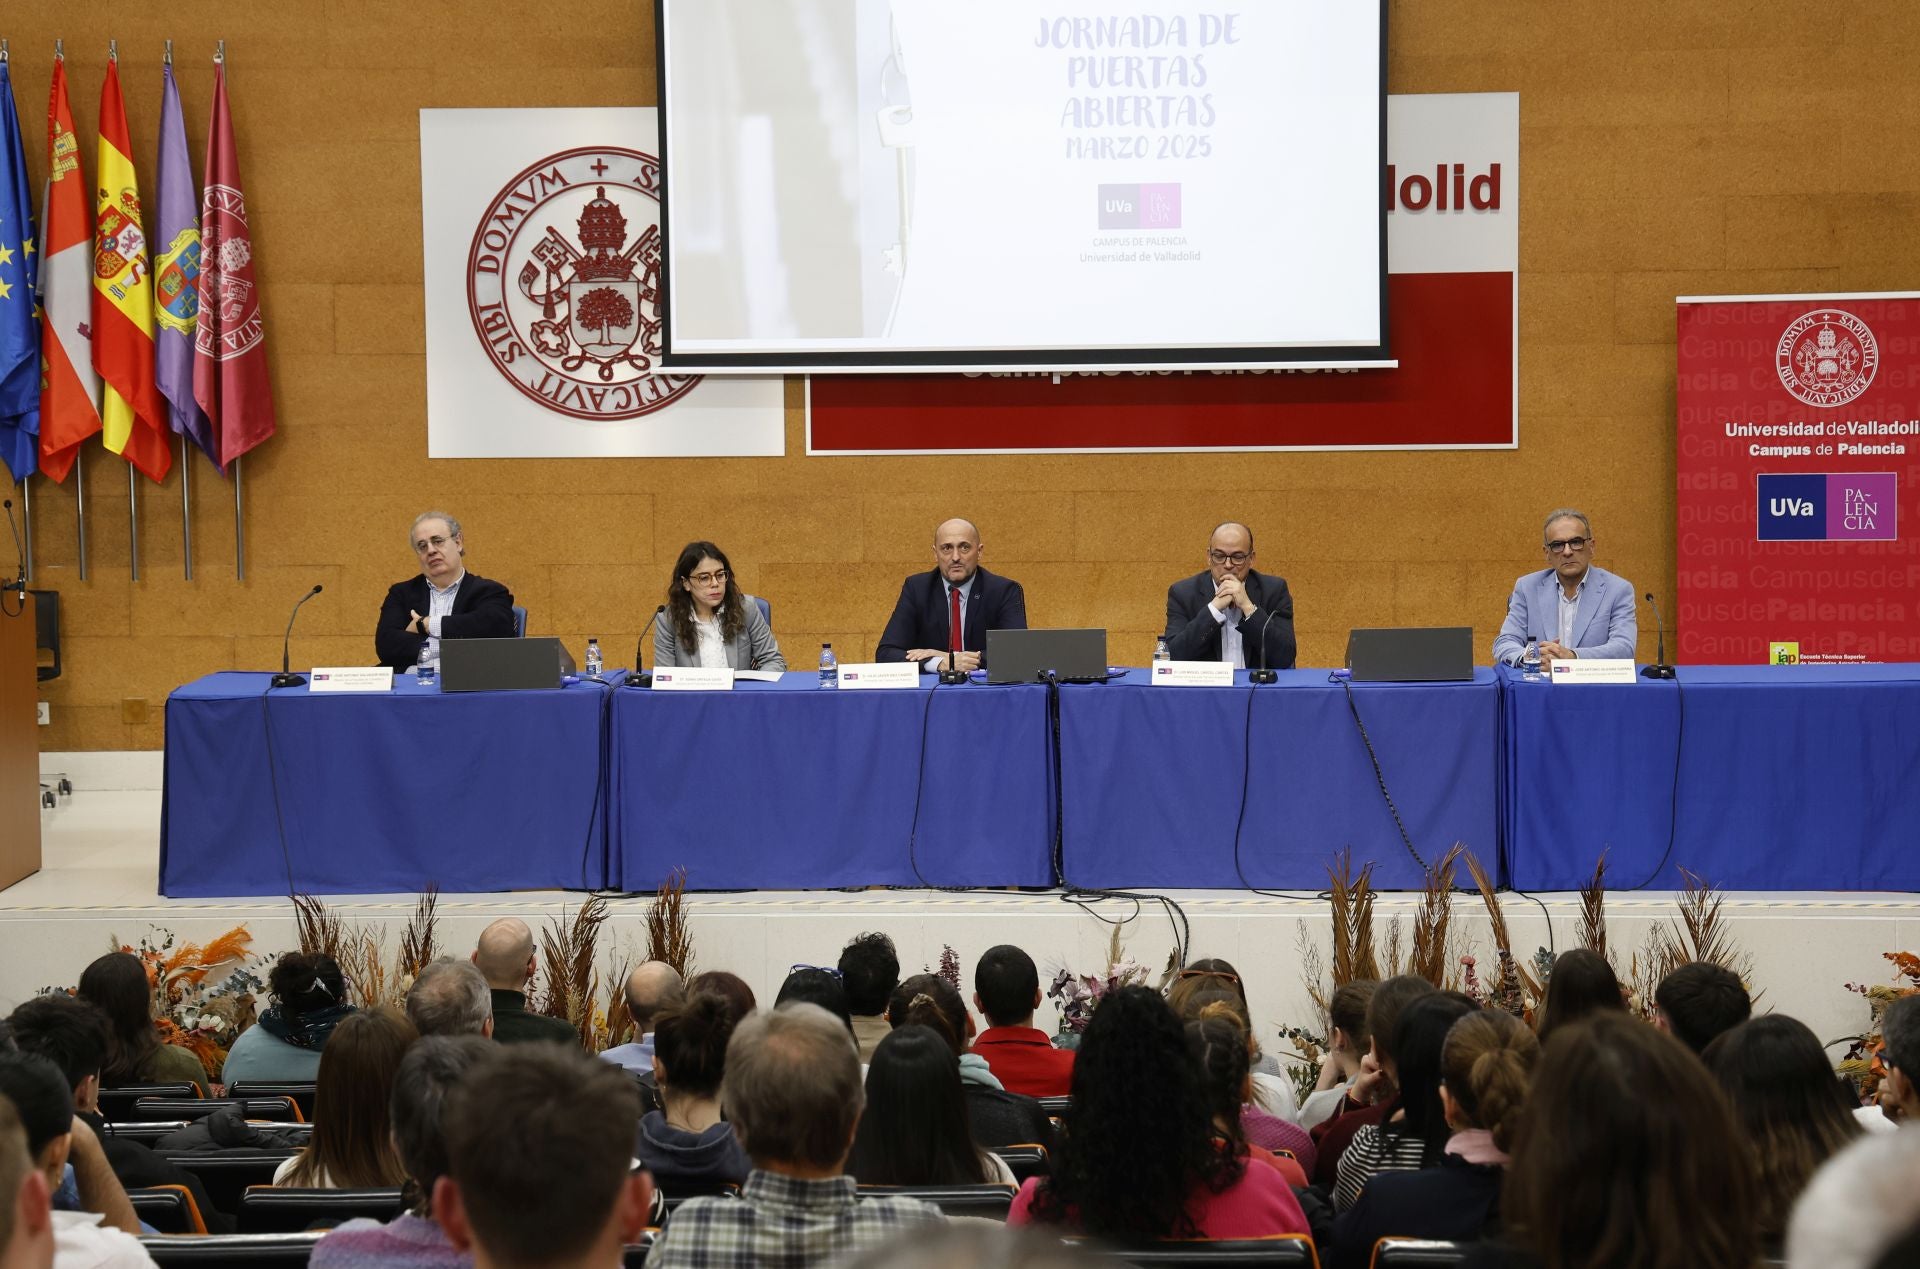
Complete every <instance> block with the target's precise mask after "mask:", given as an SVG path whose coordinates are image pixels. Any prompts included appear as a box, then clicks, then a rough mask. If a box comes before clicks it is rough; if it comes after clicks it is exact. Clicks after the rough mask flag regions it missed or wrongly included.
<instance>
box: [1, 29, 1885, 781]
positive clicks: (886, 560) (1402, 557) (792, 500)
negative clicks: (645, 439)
mask: <svg viewBox="0 0 1920 1269" xmlns="http://www.w3.org/2000/svg"><path fill="white" fill-rule="evenodd" d="M1391 21H1392V24H1393V25H1392V29H1393V49H1392V55H1391V61H1390V80H1391V85H1392V88H1393V90H1394V91H1396V92H1470V91H1517V92H1519V93H1520V94H1521V183H1520V187H1519V188H1520V196H1521V200H1522V207H1523V211H1522V217H1523V219H1522V228H1521V261H1522V275H1521V281H1520V304H1521V311H1520V324H1521V345H1520V374H1521V389H1520V405H1521V424H1520V436H1521V448H1520V449H1519V450H1517V451H1512V452H1489V453H1417V454H1415V453H1359V454H1319V453H1314V454H1244V455H1161V456H1145V455H1142V456H1129V455H1075V456H1058V457H1011V456H1010V457H999V458H968V459H958V458H945V457H941V458H933V457H928V458H831V459H828V458H822V459H808V458H806V457H804V456H803V454H802V451H803V449H804V447H805V437H804V429H803V423H802V418H801V413H800V403H801V400H802V394H801V384H800V383H799V382H798V381H792V382H790V383H789V384H788V389H787V403H788V422H787V448H788V456H787V457H785V458H780V459H699V460H681V461H674V462H652V461H640V460H635V461H631V462H571V461H552V460H543V461H522V462H505V461H478V460H468V461H438V462H436V461H433V460H430V459H428V458H427V457H426V421H425V360H424V334H423V303H422V297H421V292H420V281H421V241H420V190H419V151H418V111H419V110H420V109H421V108H422V107H456V106H561V105H565V106H580V105H636V104H646V103H649V102H652V101H653V100H654V99H655V82H654V73H653V65H652V38H653V37H652V6H651V4H649V3H645V2H644V0H585V2H584V3H580V4H575V5H571V6H568V7H567V8H565V10H564V11H556V10H554V9H552V8H543V7H539V6H523V5H509V4H504V3H498V2H497V0H495V2H491V3H479V4H474V3H456V2H455V0H409V3H406V4H399V5H396V4H389V3H384V2H382V0H328V3H325V4H311V5H298V6H269V5H250V6H240V7H235V6H233V5H231V4H226V3H216V2H215V0H180V2H179V3H175V4H172V5H169V6H166V7H164V8H162V9H155V8H153V7H152V6H149V5H145V4H139V3H134V2H133V0H95V2H94V3H89V4H87V5H84V6H80V5H74V4H71V3H69V2H68V0H15V3H13V4H10V5H8V6H7V8H6V10H5V13H4V16H0V35H5V36H7V37H8V38H10V39H11V40H12V46H13V53H14V59H13V71H14V76H15V83H16V85H17V93H18V100H19V103H20V106H21V112H22V116H23V120H24V122H25V123H26V125H27V130H28V140H29V148H30V149H31V150H32V151H33V152H34V153H35V154H36V155H37V154H38V153H39V150H40V147H41V145H42V138H41V135H40V127H41V120H42V118H43V109H44V103H45V100H46V88H47V80H48V76H49V74H50V69H51V58H50V53H51V49H52V43H53V39H54V37H55V36H63V37H64V38H65V39H66V40H67V47H68V53H69V72H70V79H71V81H72V86H73V108H74V114H75V118H76V123H77V124H78V126H79V129H80V134H81V137H82V139H83V143H84V144H85V145H86V147H87V151H88V153H89V155H91V152H92V144H93V142H92V138H93V136H94V126H95V124H94V116H95V111H96V109H97V104H98V94H99V85H100V75H101V71H102V67H103V63H104V60H105V51H106V41H107V39H108V38H109V37H110V36H112V37H117V38H118V39H119V40H120V41H121V51H122V64H121V73H122V77H123V80H124V82H125V88H126V95H127V102H128V111H129V118H130V124H131V128H132V133H133V140H134V146H135V151H136V158H137V160H138V161H139V162H140V163H141V165H142V171H143V179H150V178H148V177H146V173H147V172H148V171H150V164H151V162H152V155H153V150H154V132H155V128H156V126H157V121H158V114H159V110H158V99H159V87H160V68H159V61H160V44H161V41H162V40H163V39H164V38H166V37H168V36H171V37H173V39H174V40H175V41H176V52H177V55H178V58H179V74H180V80H181V86H182V92H183V95H184V99H185V112H186V120H187V128H188V133H189V136H190V138H191V143H190V144H191V148H192V150H193V152H194V154H195V156H196V158H195V162H196V166H197V164H198V156H199V154H200V150H201V147H202V145H203V144H204V137H205V129H206V114H207V106H208V100H209V95H210V92H211V79H212V76H211V72H210V68H209V65H208V62H207V60H206V58H207V54H208V52H209V51H210V50H211V47H212V43H213V41H214V39H216V38H218V37H220V36H225V37H226V38H227V40H228V41H229V48H230V51H231V54H232V81H231V91H232V95H233V102H234V105H235V109H236V112H237V123H238V133H239V141H240V146H241V152H242V164H243V171H244V173H245V177H246V182H247V189H248V195H249V201H250V203H251V204H252V206H253V208H254V210H255V214H256V217H257V219H256V226H255V228H256V234H257V242H258V255H259V259H260V261H261V270H262V277H263V279H264V282H263V286H264V291H265V304H266V312H267V320H268V344H269V347H270V349H271V351H272V361H273V374H274V378H275V384H276V388H277V391H278V396H279V406H280V420H281V430H280V434H279V435H278V436H277V437H276V438H275V439H274V440H273V441H272V442H271V443H269V444H268V445H267V446H265V447H264V448H263V449H262V450H260V451H259V452H258V453H257V455H256V456H254V457H252V458H250V459H249V460H248V462H247V465H246V482H247V539H248V545H249V560H248V565H249V567H248V576H247V580H246V582H245V583H239V582H236V580H235V578H234V574H233V567H232V529H231V511H230V506H231V504H230V495H229V494H228V490H227V488H226V486H224V485H223V484H222V483H221V482H220V480H219V479H218V478H217V477H216V476H215V475H214V474H213V473H212V472H211V471H210V470H209V469H208V468H207V467H206V466H205V464H204V463H199V462H198V461H197V460H196V466H195V468H194V472H193V477H192V479H193V493H194V498H195V505H196V509H197V514H196V516H195V521H194V557H195V561H196V574H195V580H194V581H193V582H192V583H187V582H184V581H182V580H181V578H180V559H181V540H180V538H181V535H180V520H179V485H178V480H179V477H178V476H177V475H176V476H174V477H172V478H170V479H169V481H168V482H167V484H166V485H165V486H164V487H161V488H158V489H155V488H152V487H150V486H149V487H143V488H142V490H141V494H140V509H139V516H140V530H141V557H142V558H141V563H142V566H143V567H142V580H141V581H140V582H138V583H134V582H132V581H131V580H130V578H129V576H128V560H127V548H126V536H127V512H126V476H125V467H124V464H122V462H121V461H120V460H119V459H117V458H114V457H112V456H110V455H106V454H104V453H102V452H101V451H100V450H99V449H98V447H97V446H91V447H90V449H89V453H88V456H87V458H86V459H85V463H84V466H85V470H86V476H87V491H88V512H89V532H90V536H91V546H92V578H91V580H90V581H88V582H87V583H85V584H82V583H81V582H80V581H79V580H78V578H77V577H76V576H75V575H74V569H73V563H74V560H75V558H76V557H75V548H74V534H73V527H72V526H73V494H72V490H71V488H70V487H69V488H65V489H62V488H59V487H56V486H52V485H48V484H46V483H45V482H40V483H38V485H37V486H36V495H35V529H36V541H37V544H38V548H39V551H38V554H39V561H40V566H41V567H40V573H39V576H38V578H37V579H36V584H37V585H40V586H46V587H51V588H55V589H58V590H59V591H60V592H61V593H62V599H63V602H62V607H63V612H64V616H65V618H66V622H67V628H68V644H67V671H66V674H65V676H64V677H63V678H62V679H60V680H59V681H58V682H57V683H54V684H51V685H48V686H47V687H46V688H44V689H43V691H44V694H45V696H46V697H47V699H49V700H50V701H52V703H53V707H54V715H53V716H54V725H53V726H52V727H51V728H43V729H41V740H42V743H43V745H44V746H45V747H47V748H56V749H66V748H140V747H153V746H157V745H158V744H159V743H160V741H161V736H162V731H161V727H162V724H161V715H162V710H161V702H162V700H163V699H164V695H165V692H166V690H167V689H168V687H169V686H171V685H172V684H175V683H177V682H179V681H181V680H184V679H188V678H192V677H194V676H196V675H199V674H203V673H206V672H208V671H211V670H216V669H224V668H236V667H248V668H265V667H268V666H275V665H277V664H278V658H279V640H280V632H281V629H282V628H283V626H284V624H285V621H286V611H287V609H288V607H289V606H290V605H291V604H292V603H293V601H294V599H296V598H297V597H298V596H299V594H300V593H301V592H302V591H303V590H305V588H306V587H308V586H310V585H312V584H313V583H314V582H320V583H322V584H324V585H325V586H326V588H327V589H326V593H325V594H324V595H322V596H321V597H320V598H319V599H317V600H315V601H314V602H313V603H311V604H309V605H308V606H307V607H306V608H305V609H304V610H303V611H302V613H301V616H300V629H299V632H298V637H297V641H296V643H297V647H296V652H295V659H296V660H297V661H299V662H301V663H302V664H313V663H315V662H320V663H326V662H352V661H359V660H364V659H366V658H368V657H370V655H371V649H372V642H371V631H372V625H373V619H374V614H375V611H376V609H377V606H378V604H379V600H380V598H381V595H382V594H383V593H384V590H385V588H386V586H387V585H388V584H389V583H391V582H393V581H395V580H398V579H399V578H401V577H404V576H406V575H408V574H409V573H410V572H411V571H412V569H413V564H412V559H411V555H410V553H409V552H408V551H407V549H406V547H405V541H404V537H405V531H406V527H407V524H408V522H409V521H410V520H411V518H412V516H413V515H414V513H415V512H417V511H419V510H422V509H424V508H426V507H428V506H430V505H440V506H444V507H446V508H447V509H449V510H451V511H453V512H455V513H456V514H458V515H459V516H460V517H461V518H462V519H463V520H464V521H465V522H466V526H467V534H468V545H469V548H470V552H471V560H472V564H473V566H474V568H475V569H476V570H477V571H479V572H482V573H484V574H487V575H489V576H497V577H500V578H502V579H504V580H505V581H507V582H508V583H509V584H510V585H511V586H512V588H513V590H514V592H515V594H516V596H517V597H519V599H520V600H521V602H523V603H525V604H526V606H527V607H528V608H529V609H530V610H531V611H532V613H533V623H532V624H533V629H534V631H535V632H536V633H542V634H558V635H561V636H563V637H565V638H566V639H568V640H569V641H570V642H571V643H572V644H574V645H575V646H576V648H577V647H578V645H579V644H580V643H581V642H582V641H583V640H584V639H585V638H586V637H587V636H588V635H590V634H591V635H595V636H598V637H599V638H600V639H601V640H602V642H603V644H604V645H605V646H606V648H607V649H608V652H609V654H610V656H611V657H612V659H614V660H616V661H625V660H626V659H628V658H629V657H630V655H631V654H630V649H631V647H632V644H633V641H634V638H635V637H636V635H637V634H638V632H639V629H640V627H641V625H642V624H643V623H644V622H645V620H646V616H647V614H648V613H649V612H650V611H651V609H652V608H653V606H654V605H655V604H656V603H658V602H659V598H660V595H661V592H662V591H663V589H664V586H665V580H666V578H665V574H666V570H667V569H668V567H669V566H670V564H671V562H672V559H673V557H674V555H675V553H676V552H677V550H678V548H679V546H680V544H681V543H682V542H684V541H686V540H688V539H689V538H693V537H711V538H713V539H715V540H717V541H719V542H720V543H722V544H723V545H724V546H725V547H726V548H727V549H728V551H729V552H730V553H731V554H732V555H733V558H734V562H735V564H736V565H737V567H738V568H739V571H740V574H741V578H742V581H743V582H744V583H745V585H746V586H747V588H748V589H750V590H753V591H756V592H759V593H764V594H765V595H767V596H768V597H769V598H770V599H771V600H772V602H773V604H774V609H775V625H776V629H777V631H778V633H779V635H780V638H781V642H782V646H783V647H784V648H785V650H786V651H787V654H788V656H789V659H790V660H791V661H793V662H794V663H795V664H798V665H806V664H810V663H811V661H812V659H813V656H814V653H815V651H816V649H817V645H818V644H819V642H820V641H822V640H826V639H830V640H832V641H833V642H834V644H835V646H836V648H837V649H838V650H839V651H840V652H841V654H842V656H843V658H844V657H846V656H849V655H865V654H866V651H867V650H868V649H870V648H871V646H872V644H873V642H874V641H875V639H876V637H877V636H878V633H879V630H880V627H881V624H882V623H883V622H884V620H885V618H886V615H887V612H888V610H889V608H890V606H891V604H892V601H893V598H894V595H895V594H896V593H897V591H898V588H899V584H900V579H901V577H902V576H903V575H904V574H905V573H907V572H909V571H911V570H914V569H917V568H919V567H922V566H924V565H925V564H926V563H927V562H928V561H929V553H928V546H929V537H930V531H931V529H932V527H933V525H934V524H935V522H937V521H938V520H940V519H942V518H943V517H945V516H947V515H949V514H967V515H971V516H972V517H974V518H975V519H977V520H978V521H979V522H980V526H981V529H982V532H983V534H984V536H985V538H986V541H987V544H988V561H989V565H990V567H993V568H996V569H998V570H1000V571H1004V572H1006V573H1008V574H1010V575H1012V576H1015V577H1018V578H1020V579H1021V580H1022V581H1024V582H1025V583H1026V587H1027V591H1028V597H1029V609H1030V612H1031V615H1032V617H1033V619H1034V620H1035V621H1036V622H1037V623H1042V624H1052V625H1068V624H1071V625H1103V626H1106V627H1108V628H1109V629H1110V630H1111V631H1112V632H1113V643H1112V646H1113V649H1114V656H1115V658H1116V659H1119V660H1134V661H1137V660H1140V659H1142V658H1144V657H1145V656H1146V654H1147V652H1148V651H1149V650H1150V649H1151V647H1152V638H1153V635H1154V633H1155V632H1156V631H1157V629H1158V627H1159V623H1160V619H1161V616H1162V612H1163V603H1164V596H1165V588H1166V586H1167V584H1168V583H1169V582H1170V581H1172V580H1173V579H1175V578H1177V577H1181V576H1184V575H1185V574H1187V573H1190V572H1192V571H1194V570H1195V569H1197V568H1198V567H1199V566H1200V554H1201V550H1202V548H1203V546H1204V542H1205V536H1206V532H1207V530H1208V528H1210V527H1211V526H1212V525H1213V523H1215V522H1216V521H1218V520H1220V519H1224V518H1229V517H1231V518H1241V519H1246V520H1248V521H1250V522H1251V523H1252V524H1253V526H1254V528H1255V531H1256V534H1257V541H1258V545H1259V548H1260V562H1261V564H1262V565H1263V566H1265V567H1266V568H1268V569H1271V570H1273V571H1277V572H1280V573H1282V574H1285V575H1286V576H1287V577H1288V578H1289V579H1290V580H1291V583H1292V586H1293V589H1294V591H1295V593H1296V595H1297V597H1298V604H1299V614H1300V616H1299V632H1300V649H1301V659H1302V663H1303V664H1309V665H1327V664H1332V663H1334V662H1336V661H1337V660H1338V659H1339V656H1340V654H1341V652H1342V650H1343V648H1344V644H1345V638H1346V631H1347V629H1348V628H1349V627H1351V626H1354V625H1359V624H1367V623H1408V622H1434V623H1446V624H1452V623H1462V624H1471V625H1473V626H1474V627H1475V630H1476V638H1477V639H1478V641H1479V642H1480V644H1481V645H1482V647H1484V646H1485V645H1486V644H1487V643H1489V642H1490V641H1491V639H1492V636H1493V632H1494V630H1495V629H1496V628H1497V626H1498V624H1499V621H1500V617H1501V615H1502V612H1503V605H1504V601H1505V598H1506V594H1507V589H1508V587H1509V586H1510V585H1511V583H1512V580H1513V578H1514V577H1515V576H1516V575H1517V574H1518V573H1520V572H1522V571H1524V570H1526V569H1528V568H1530V567H1532V566H1533V565H1534V564H1535V563H1536V562H1537V558H1538V551H1537V549H1536V547H1535V546H1534V544H1535V543H1536V542H1537V541H1538V538H1537V530H1538V527H1539V518H1540V516H1541V515H1542V514H1543V513H1544V512H1545V510H1547V509H1548V508H1549V507H1551V506H1555V505H1560V504H1565V503H1571V504H1574V505H1578V506H1582V507H1584V508H1586V509H1587V510H1588V511H1589V512H1590V513H1591V514H1592V515H1593V516H1594V520H1595V529H1596V533H1597V536H1598V537H1599V539H1600V543H1601V546H1600V553H1599V559H1600V561H1601V563H1603V564H1605V565H1606V566H1608V567H1610V568H1614V569H1616V570H1617V571H1619V572H1622V573H1624V574H1625V575H1626V576H1627V577H1629V578H1630V579H1632V580H1633V581H1634V582H1635V583H1636V585H1637V586H1638V587H1639V588H1641V589H1647V588H1652V589H1654V590H1657V591H1659V592H1661V593H1662V594H1663V595H1666V594H1670V593H1671V590H1672V586H1673V578H1674V561H1673V550H1674V497H1673V492H1672V491H1673V472H1674V461H1673V452H1672V451H1673V440H1672V438H1673V410H1674V387H1673V297H1674V296H1675V295H1679V294H1694V293H1713V292H1735V293H1738V292H1791V291H1816V290H1828V289H1841V290H1883V289H1902V288H1908V287H1913V286H1915V284H1916V280H1917V274H1920V270H1916V268H1915V261H1916V260H1917V259H1920V149H1916V147H1914V146H1913V145H1912V144H1911V136H1912V133H1913V129H1914V125H1915V124H1916V123H1920V94H1916V93H1914V92H1913V91H1912V89H1913V86H1914V84H1915V81H1916V72H1915V71H1914V70H1913V69H1912V67H1913V66H1914V64H1915V62H1916V57H1915V54H1916V52H1920V8H1916V7H1915V6H1913V5H1911V4H1909V3H1906V2H1905V0H1860V2H1858V3H1855V4H1853V5H1850V6H1848V7H1847V8H1846V9H1844V10H1842V11H1838V12H1835V11H1830V10H1821V9H1816V8H1809V7H1806V6H1791V5H1784V4H1769V5H1738V6H1736V5H1728V4H1725V3H1724V2H1723V0H1568V2H1566V3H1561V4H1541V3H1539V2H1538V0H1397V2H1396V3H1395V4H1394V5H1393V9H1392V17H1391ZM89 166H91V159H89ZM34 175H35V179H36V181H37V180H38V179H39V170H38V166H37V160H36V169H35V173H34ZM1668 607H1669V610H1671V604H1670V603H1669V605H1668ZM1651 625H1652V623H1651V620H1650V619H1649V618H1647V617H1646V615H1645V614H1643V626H1644V627H1645V628H1646V632H1647V633H1646V638H1645V639H1644V640H1643V646H1642V649H1641V651H1642V655H1650V654H1651V651H1652V634H1651ZM130 697H131V698H136V699H142V700H145V701H146V702H147V704H148V721H147V722H146V723H144V724H128V723H126V722H124V721H122V719H123V713H122V703H123V701H124V700H126V699H128V698H130Z"/></svg>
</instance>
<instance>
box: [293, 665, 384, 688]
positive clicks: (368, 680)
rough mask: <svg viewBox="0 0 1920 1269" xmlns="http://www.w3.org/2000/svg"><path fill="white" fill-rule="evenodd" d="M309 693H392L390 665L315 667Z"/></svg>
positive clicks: (309, 676) (308, 679)
mask: <svg viewBox="0 0 1920 1269" xmlns="http://www.w3.org/2000/svg"><path fill="white" fill-rule="evenodd" d="M307 690H308V691H309V692H391V691H392V690H393V667H392V666H390V665H375V666H366V665H330V666H319V665H316V666H314V667H313V670H312V672H311V673H310V674H308V676H307Z"/></svg>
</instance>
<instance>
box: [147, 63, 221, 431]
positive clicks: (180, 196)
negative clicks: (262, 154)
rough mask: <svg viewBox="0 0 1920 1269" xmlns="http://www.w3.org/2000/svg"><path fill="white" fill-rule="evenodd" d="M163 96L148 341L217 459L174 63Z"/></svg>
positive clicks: (195, 208) (165, 391)
mask: <svg viewBox="0 0 1920 1269" xmlns="http://www.w3.org/2000/svg"><path fill="white" fill-rule="evenodd" d="M165 73H166V81H165V87H164V88H163V89H162V91H161V96H160V166H159V168H158V175H157V178H156V179H155V181H154V186H155V198H154V202H155V204H156V205H157V206H158V207H159V209H160V214H159V219H158V220H157V221H155V222H154V225H155V228H156V230H157V232H156V233H155V235H154V240H153V245H152V251H153V317H154V332H153V347H154V376H153V377H154V382H155V383H156V384H158V385H159V388H160V395H161V396H163V397H165V398H166V399H167V417H168V421H169V422H171V423H172V424H173V430H174V431H175V432H177V433H180V434H183V435H185V436H189V437H191V438H192V439H193V443H194V444H195V445H198V446H199V447H200V452H201V453H203V454H205V455H206V456H207V457H208V458H209V459H212V460H213V461H214V464H215V465H216V466H217V465H218V464H219V459H217V458H215V457H214V452H213V430H212V428H210V427H209V426H208V424H207V416H206V414H205V412H203V411H202V410H201V409H200V403H199V402H198V401H196V400H194V396H193V345H194V331H195V326H196V324H197V321H198V318H199V314H200V190H199V188H198V187H197V186H195V185H194V183H193V166H192V164H191V163H190V162H189V161H188V159H187V128H186V124H185V123H183V122H182V121H181V119H180V90H179V88H178V87H176V86H175V85H174V82H173V65H172V63H168V64H167V66H166V68H165Z"/></svg>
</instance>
